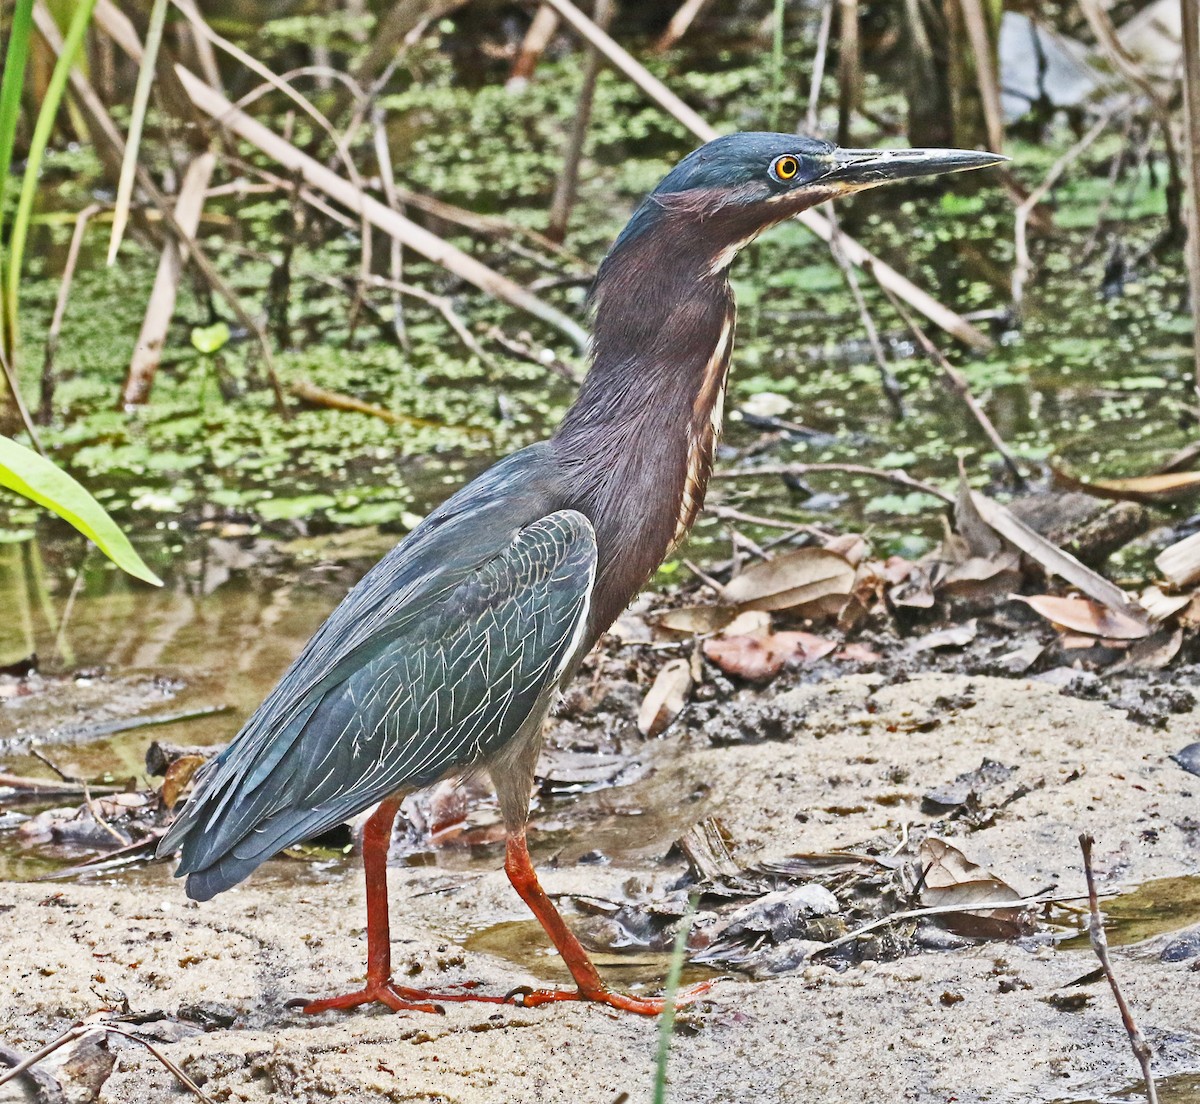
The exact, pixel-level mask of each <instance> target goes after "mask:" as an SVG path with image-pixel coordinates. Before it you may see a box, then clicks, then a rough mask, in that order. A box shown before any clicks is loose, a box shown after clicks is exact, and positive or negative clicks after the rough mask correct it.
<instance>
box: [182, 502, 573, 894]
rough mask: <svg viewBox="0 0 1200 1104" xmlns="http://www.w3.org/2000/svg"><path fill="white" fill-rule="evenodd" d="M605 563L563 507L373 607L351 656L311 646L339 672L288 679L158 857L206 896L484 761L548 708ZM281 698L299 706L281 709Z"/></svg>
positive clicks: (317, 658)
mask: <svg viewBox="0 0 1200 1104" xmlns="http://www.w3.org/2000/svg"><path fill="white" fill-rule="evenodd" d="M595 571H596V541H595V534H594V533H593V532H592V527H591V524H590V523H589V522H588V520H587V519H586V518H585V517H584V516H583V515H582V514H579V513H577V512H575V511H572V510H563V511H557V512H555V513H551V514H548V515H546V516H544V517H541V518H539V519H538V520H536V521H534V522H532V523H531V524H529V525H526V526H525V527H524V528H521V529H519V530H518V531H517V532H516V534H515V535H514V536H513V537H512V539H511V540H510V541H509V542H508V543H507V544H506V545H505V546H504V547H503V548H501V549H500V550H499V551H498V552H497V553H496V554H494V555H493V556H491V557H490V558H489V559H487V560H486V561H485V562H484V563H482V564H480V565H478V566H476V567H475V569H474V570H472V571H461V572H457V577H456V578H455V579H454V582H453V584H452V585H449V586H438V587H434V588H432V589H431V590H429V591H428V592H427V593H426V594H424V595H423V596H422V600H421V601H420V602H419V603H414V604H415V605H416V606H417V608H416V609H413V608H411V607H410V606H405V605H403V604H401V605H399V606H397V605H396V604H395V603H394V602H388V603H384V604H383V606H382V607H381V606H380V605H379V604H378V603H369V604H368V608H367V609H366V610H365V611H364V612H363V613H362V614H361V615H355V617H356V620H355V624H356V629H357V631H356V632H355V633H354V635H353V637H352V638H351V639H350V640H349V641H348V642H347V644H346V646H344V647H343V649H342V650H341V651H339V652H336V653H328V652H326V650H325V649H326V647H327V646H328V642H327V641H326V642H325V644H324V645H323V646H322V647H321V648H313V649H312V650H311V651H310V652H309V655H310V659H309V664H312V663H318V664H319V665H321V666H323V667H328V668H329V669H330V670H331V671H336V673H337V678H336V680H334V679H332V678H330V677H329V676H328V675H320V674H319V672H314V671H309V670H308V666H307V665H305V666H302V667H301V668H300V669H297V668H296V667H295V666H293V668H292V669H291V670H290V671H289V676H291V677H292V678H293V681H299V683H300V685H301V686H302V687H303V688H304V690H303V693H301V694H300V695H297V693H296V689H295V686H294V685H288V684H287V680H288V677H289V676H285V680H284V682H283V683H281V685H280V688H277V690H276V691H274V692H273V693H272V695H271V697H269V698H268V699H267V701H266V702H264V703H263V705H262V706H261V707H260V709H259V711H258V713H256V714H255V716H254V717H252V718H251V719H250V720H249V721H248V722H247V724H246V726H245V727H244V728H243V730H242V732H241V733H240V734H239V735H238V737H237V739H235V740H234V741H233V743H232V744H230V746H229V747H228V748H227V749H226V751H225V752H224V753H223V754H222V755H221V756H220V757H219V758H218V760H217V761H216V762H215V764H214V765H213V766H212V767H211V768H210V770H209V771H208V772H207V773H206V775H205V777H204V779H203V781H202V783H201V784H200V786H199V787H198V789H197V792H196V794H195V795H194V796H193V798H192V800H191V801H190V802H189V803H188V806H187V808H186V809H185V810H184V812H183V814H182V815H181V817H180V818H179V820H178V821H177V822H176V823H175V824H174V825H173V826H172V828H171V830H170V832H169V833H168V835H167V836H166V838H165V839H164V841H163V844H162V847H161V848H160V852H164V853H165V852H169V851H170V850H172V849H174V848H175V847H176V846H182V856H181V861H180V865H179V869H178V871H177V873H179V874H187V875H189V881H188V892H189V894H190V895H192V896H194V897H199V898H200V899H206V898H207V897H210V896H212V895H213V894H214V893H217V892H220V890H221V889H224V888H227V887H228V886H229V885H232V884H235V883H236V882H237V881H240V880H241V879H242V878H244V877H245V876H246V875H247V874H249V873H250V871H251V870H253V869H254V868H255V867H256V866H257V865H258V864H259V863H261V862H263V861H264V860H265V859H267V858H269V857H270V856H271V855H273V854H275V853H277V852H278V851H280V850H281V849H283V848H284V847H287V846H289V845H290V844H292V843H294V842H296V841H297V840H299V839H302V838H305V837H306V836H311V835H315V834H318V833H319V832H321V831H323V830H325V829H326V828H329V827H331V826H333V825H335V824H337V823H339V822H341V821H342V820H344V819H346V818H347V817H349V816H352V815H354V814H355V813H357V812H360V811H361V810H363V809H365V808H367V807H369V806H370V805H372V804H374V803H375V802H377V801H379V800H381V799H382V798H383V797H386V796H387V795H388V794H391V793H394V792H396V791H397V790H400V789H405V788H416V787H419V786H422V785H425V784H428V783H430V782H432V781H434V780H436V779H437V778H440V777H442V776H443V775H445V774H447V773H450V772H452V771H453V770H456V769H465V768H467V767H469V766H471V765H473V764H476V763H480V762H486V761H488V760H489V759H490V758H491V757H492V756H493V755H495V754H496V753H498V752H499V751H500V750H501V749H502V748H503V747H504V746H505V745H506V744H507V743H508V741H510V740H511V739H513V738H514V737H515V736H516V735H517V733H518V732H520V731H521V729H522V727H523V726H524V725H525V724H526V722H527V721H528V719H529V718H530V717H531V715H532V714H533V713H534V712H535V711H536V710H538V709H539V708H541V709H543V710H544V709H545V708H547V706H548V704H549V700H550V696H551V695H552V693H553V691H554V690H555V689H556V688H557V686H558V683H559V681H560V680H561V678H562V675H563V672H564V671H565V670H566V668H567V666H568V664H569V663H570V661H571V659H572V657H573V654H574V651H575V650H576V648H577V646H578V642H579V640H580V639H581V638H582V630H583V626H584V624H585V622H586V618H587V611H588V605H589V601H590V596H591V589H592V585H593V583H594V580H595ZM356 593H357V592H353V593H352V594H351V596H350V597H349V598H348V599H347V601H346V603H343V607H344V606H345V605H347V604H350V603H351V602H352V600H354V599H355V596H356ZM351 612H353V611H351ZM342 614H343V608H342V607H339V610H338V611H337V612H335V614H334V617H333V618H331V619H330V620H331V621H332V620H333V619H334V618H336V617H338V616H339V615H342ZM369 618H376V619H377V620H375V622H374V629H375V632H374V633H369V632H366V631H365V626H364V625H363V621H365V620H368V619H369ZM327 625H328V622H327ZM322 631H324V630H322ZM320 635H321V633H318V636H320ZM278 693H287V694H288V695H289V700H288V701H286V702H283V703H279V702H273V701H272V698H273V697H274V696H275V695H276V694H278ZM297 697H299V700H295V699H296V698H297ZM260 714H261V715H265V717H266V718H267V719H269V720H272V721H275V722H277V723H278V727H277V728H275V729H274V730H273V731H271V730H270V729H269V728H268V727H266V726H265V725H264V718H263V717H262V716H260Z"/></svg>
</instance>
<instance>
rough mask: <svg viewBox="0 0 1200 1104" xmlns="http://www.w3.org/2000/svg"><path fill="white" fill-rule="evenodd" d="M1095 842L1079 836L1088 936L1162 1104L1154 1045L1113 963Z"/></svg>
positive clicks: (1154, 1097) (1153, 1100)
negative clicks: (1102, 911) (1100, 894)
mask: <svg viewBox="0 0 1200 1104" xmlns="http://www.w3.org/2000/svg"><path fill="white" fill-rule="evenodd" d="M1093 842H1094V841H1093V840H1092V837H1091V835H1090V834H1089V833H1087V832H1084V833H1083V834H1082V835H1081V836H1080V837H1079V849H1080V850H1081V851H1082V852H1083V875H1084V877H1085V878H1086V879H1087V888H1088V938H1089V939H1090V940H1091V943H1092V950H1093V951H1095V952H1096V957H1097V958H1098V959H1099V960H1100V968H1101V969H1102V970H1103V971H1104V976H1105V977H1106V978H1107V979H1108V984H1109V988H1111V989H1112V992H1113V996H1114V997H1115V998H1116V1001H1117V1009H1118V1010H1119V1011H1120V1013H1121V1023H1122V1024H1124V1026H1125V1032H1126V1034H1127V1035H1128V1036H1129V1045H1130V1046H1131V1047H1132V1048H1133V1056H1134V1057H1135V1058H1136V1059H1137V1062H1138V1065H1139V1066H1141V1067H1142V1080H1143V1081H1145V1083H1146V1099H1147V1100H1148V1101H1149V1102H1150V1104H1158V1088H1157V1086H1156V1085H1155V1084H1154V1071H1153V1070H1152V1069H1151V1068H1150V1059H1151V1058H1152V1057H1153V1052H1152V1051H1151V1050H1150V1044H1149V1043H1148V1042H1146V1037H1145V1036H1144V1035H1143V1034H1142V1032H1141V1030H1140V1029H1139V1028H1138V1025H1137V1021H1136V1020H1134V1018H1133V1011H1132V1010H1131V1009H1130V1007H1129V1004H1128V1002H1127V1001H1126V1000H1125V995H1124V994H1123V993H1122V992H1121V986H1120V985H1118V984H1117V976H1116V974H1114V973H1113V968H1112V963H1111V962H1110V961H1109V958H1108V937H1107V936H1106V935H1105V934H1104V917H1103V916H1101V914H1100V904H1099V901H1098V900H1097V893H1096V876H1095V874H1094V873H1093V872H1092V843H1093Z"/></svg>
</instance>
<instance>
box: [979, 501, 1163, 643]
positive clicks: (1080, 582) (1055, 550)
mask: <svg viewBox="0 0 1200 1104" xmlns="http://www.w3.org/2000/svg"><path fill="white" fill-rule="evenodd" d="M967 496H968V497H969V499H970V503H971V506H972V507H973V508H974V511H975V513H976V514H977V515H978V517H979V518H980V519H981V520H982V521H983V522H984V523H985V524H987V525H989V526H991V528H992V529H993V530H995V532H996V533H997V534H999V535H1000V536H1001V537H1003V538H1004V539H1005V540H1006V541H1008V542H1009V543H1010V544H1012V545H1015V546H1016V547H1017V548H1018V549H1019V550H1020V551H1021V552H1023V553H1024V554H1025V555H1026V556H1028V557H1029V558H1030V559H1032V560H1035V561H1036V562H1037V563H1038V564H1040V565H1041V567H1042V568H1043V570H1045V571H1046V572H1047V573H1048V574H1051V575H1057V576H1058V577H1059V578H1061V579H1065V580H1066V581H1067V582H1068V583H1070V584H1071V585H1072V586H1073V587H1075V588H1076V589H1078V590H1081V591H1083V593H1084V594H1086V595H1087V596H1088V597H1089V598H1093V599H1095V600H1096V601H1097V602H1101V603H1103V604H1104V605H1106V606H1108V607H1109V608H1110V609H1112V610H1114V611H1117V612H1120V613H1122V614H1124V615H1125V616H1126V617H1127V618H1128V619H1129V620H1131V621H1135V622H1137V623H1138V624H1140V625H1142V627H1143V628H1146V629H1147V630H1148V629H1149V624H1148V622H1149V618H1148V616H1147V614H1146V611H1145V610H1144V609H1142V607H1141V606H1139V605H1138V604H1137V602H1136V601H1135V600H1134V599H1133V597H1132V596H1130V595H1129V594H1126V593H1125V591H1123V590H1122V589H1121V588H1120V587H1119V586H1117V585H1116V583H1113V582H1110V581H1109V580H1108V579H1106V578H1105V577H1104V576H1103V575H1100V574H1098V573H1097V572H1095V571H1093V570H1092V569H1091V568H1090V567H1087V566H1085V565H1084V564H1082V563H1080V562H1079V560H1077V559H1076V558H1075V557H1074V556H1072V555H1071V554H1070V553H1069V552H1064V551H1063V550H1062V549H1061V548H1059V547H1058V545H1056V544H1052V543H1051V542H1050V541H1048V540H1046V538H1045V537H1043V536H1042V535H1041V534H1040V533H1038V532H1036V531H1035V530H1033V529H1031V528H1030V527H1029V526H1028V525H1026V524H1025V523H1024V522H1023V521H1021V520H1020V518H1018V517H1017V516H1016V515H1015V514H1014V513H1013V512H1012V511H1011V510H1009V509H1008V508H1007V507H1004V506H1001V505H1000V503H999V502H994V501H992V499H990V498H988V497H987V496H986V495H982V494H980V493H979V492H978V491H968V492H967ZM1142 635H1145V634H1144V633H1143V634H1142Z"/></svg>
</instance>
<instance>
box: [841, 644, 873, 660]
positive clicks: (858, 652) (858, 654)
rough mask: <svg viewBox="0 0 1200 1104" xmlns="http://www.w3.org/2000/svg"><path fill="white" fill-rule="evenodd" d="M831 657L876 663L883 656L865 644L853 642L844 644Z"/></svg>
mask: <svg viewBox="0 0 1200 1104" xmlns="http://www.w3.org/2000/svg"><path fill="white" fill-rule="evenodd" d="M833 658H834V659H848V660H850V662H852V663H878V662H879V661H880V660H881V659H883V656H882V655H880V654H879V653H878V652H876V651H872V650H871V649H870V648H868V647H867V646H866V645H865V644H857V643H855V644H846V645H844V646H843V647H842V648H841V649H840V650H839V651H838V653H837V655H835V656H834V657H833Z"/></svg>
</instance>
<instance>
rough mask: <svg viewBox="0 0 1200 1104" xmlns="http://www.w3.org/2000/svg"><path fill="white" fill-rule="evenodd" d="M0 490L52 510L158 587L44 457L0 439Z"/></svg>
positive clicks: (102, 514) (106, 520) (97, 509)
mask: <svg viewBox="0 0 1200 1104" xmlns="http://www.w3.org/2000/svg"><path fill="white" fill-rule="evenodd" d="M0 487H7V488H8V489H9V490H12V491H16V492H17V494H19V495H23V496H24V497H25V498H28V499H30V500H32V501H33V502H36V503H37V504H38V505H39V506H45V507H46V509H48V510H53V511H54V512H55V513H56V514H58V516H59V517H60V518H62V519H63V520H64V521H67V522H70V524H71V525H73V526H75V528H76V529H78V530H79V531H80V532H81V533H82V534H83V535H84V536H85V537H87V538H88V540H90V541H92V543H94V544H95V545H96V547H97V548H99V549H100V551H101V552H103V553H104V554H105V555H106V556H107V557H108V558H109V559H110V560H112V562H113V563H115V564H116V565H117V566H118V567H119V568H120V569H121V570H122V571H126V572H128V573H129V574H130V575H132V576H133V577H134V578H135V579H141V580H142V581H143V582H147V583H153V584H154V585H155V586H162V580H161V579H160V578H159V577H158V576H157V575H155V574H154V572H153V571H151V570H150V569H149V568H148V567H147V566H146V565H145V564H144V563H143V562H142V558H141V557H140V556H139V555H138V554H137V553H136V552H135V551H134V549H133V545H132V544H130V543H129V538H128V537H126V536H125V534H124V533H122V532H121V530H120V529H118V528H117V523H116V522H115V521H113V519H112V518H111V517H109V516H108V513H107V512H106V511H105V509H104V507H103V506H101V505H100V503H99V502H97V501H96V500H95V499H94V498H93V497H92V496H91V494H89V493H88V491H87V489H86V488H85V487H84V486H83V485H82V484H81V483H79V482H78V481H76V480H75V479H74V478H73V477H71V476H69V475H68V474H67V473H66V472H65V471H63V470H62V468H60V467H58V466H57V465H56V464H53V463H51V462H50V461H49V460H47V459H46V458H45V457H44V456H39V455H38V454H37V453H36V452H34V451H33V450H32V449H27V448H26V447H25V446H24V445H18V444H17V443H16V441H12V440H10V439H9V438H7V437H0Z"/></svg>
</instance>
